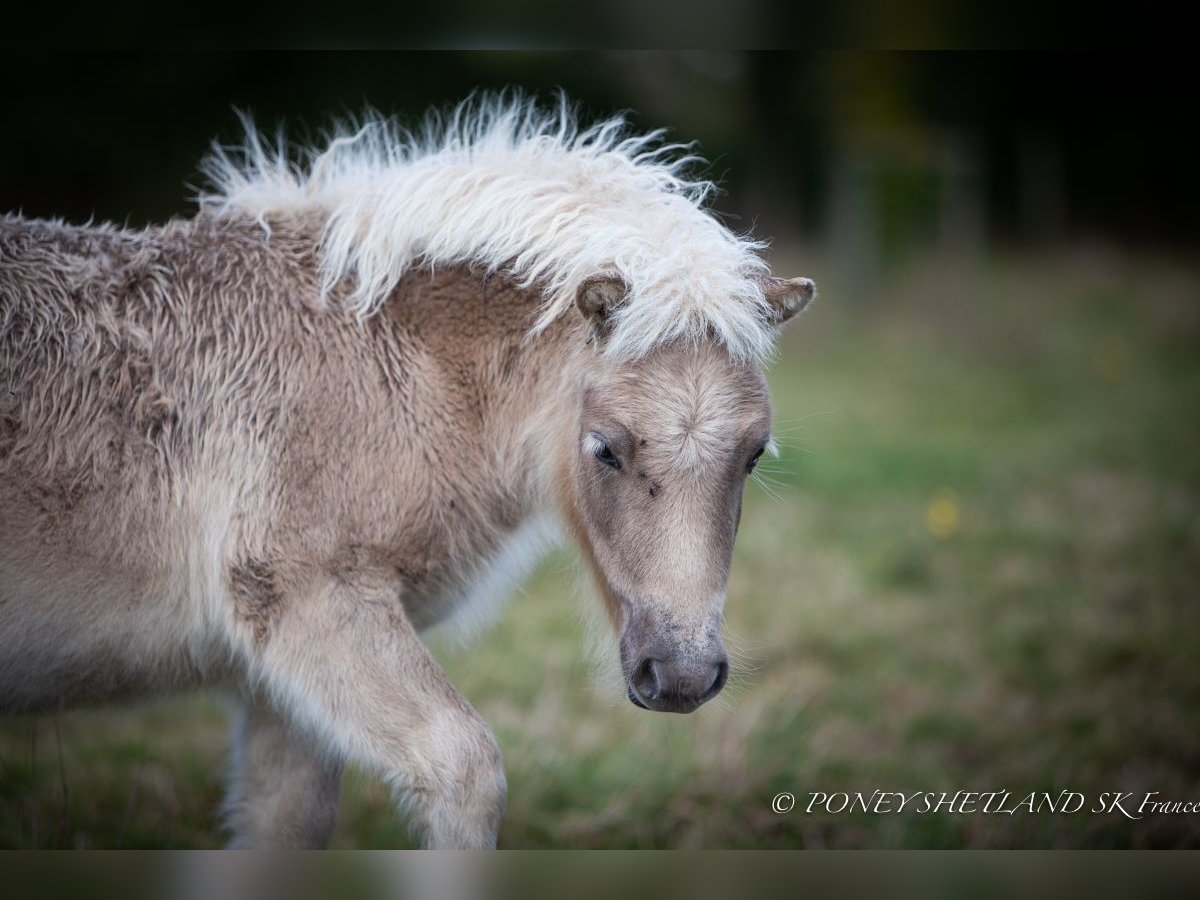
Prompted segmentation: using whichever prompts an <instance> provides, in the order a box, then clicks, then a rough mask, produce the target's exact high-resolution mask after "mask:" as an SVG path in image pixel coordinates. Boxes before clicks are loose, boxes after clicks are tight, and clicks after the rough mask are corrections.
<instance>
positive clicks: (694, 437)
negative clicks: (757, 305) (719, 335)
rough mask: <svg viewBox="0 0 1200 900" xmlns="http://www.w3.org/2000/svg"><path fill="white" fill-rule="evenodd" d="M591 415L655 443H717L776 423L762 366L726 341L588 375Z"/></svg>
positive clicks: (588, 411)
mask: <svg viewBox="0 0 1200 900" xmlns="http://www.w3.org/2000/svg"><path fill="white" fill-rule="evenodd" d="M584 417H585V419H588V418H593V419H601V420H606V421H609V422H612V423H613V424H615V425H618V426H619V427H621V428H623V429H627V430H628V431H629V432H631V433H632V434H634V435H636V436H637V437H639V438H645V439H647V440H648V441H655V442H656V443H659V444H660V445H661V444H665V445H667V446H668V447H669V446H671V445H672V444H679V445H680V446H683V445H685V444H687V443H688V442H689V441H690V442H699V443H701V444H703V445H705V446H708V447H716V446H718V445H721V444H725V443H728V442H731V441H732V442H736V441H739V440H741V439H742V438H743V437H744V435H745V434H746V433H748V432H758V431H761V432H763V435H762V436H764V437H765V436H766V432H767V431H768V430H769V428H770V421H771V405H770V398H769V395H768V391H767V384H766V380H765V378H764V377H763V374H762V370H761V369H760V368H759V367H758V366H757V365H755V364H753V363H747V362H744V361H741V360H738V359H736V358H734V357H732V356H731V355H730V354H729V353H728V351H726V350H725V349H724V348H723V347H720V346H711V347H703V346H701V347H679V348H667V349H665V350H662V351H659V352H656V353H653V354H650V355H649V356H647V357H645V358H642V359H638V360H635V361H626V362H617V363H612V364H610V365H608V366H602V367H599V368H598V369H597V370H596V371H592V372H590V373H589V374H588V376H587V378H586V380H585V389H584Z"/></svg>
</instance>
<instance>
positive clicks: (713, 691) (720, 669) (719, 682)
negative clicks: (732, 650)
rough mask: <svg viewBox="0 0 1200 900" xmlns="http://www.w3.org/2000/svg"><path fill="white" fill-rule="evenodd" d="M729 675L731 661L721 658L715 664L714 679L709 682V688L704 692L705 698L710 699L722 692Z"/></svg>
mask: <svg viewBox="0 0 1200 900" xmlns="http://www.w3.org/2000/svg"><path fill="white" fill-rule="evenodd" d="M728 677H729V662H728V661H727V660H724V659H723V660H721V661H720V662H719V663H717V664H716V665H715V666H713V676H712V681H710V682H709V684H708V689H707V690H706V691H705V692H704V696H703V700H709V699H711V698H713V697H715V696H716V695H717V694H718V693H720V691H721V688H723V687H725V679H726V678H728Z"/></svg>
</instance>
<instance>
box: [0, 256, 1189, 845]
mask: <svg viewBox="0 0 1200 900" xmlns="http://www.w3.org/2000/svg"><path fill="white" fill-rule="evenodd" d="M779 268H780V269H790V268H791V267H786V266H782V265H781V266H779ZM805 271H806V274H814V275H816V276H818V279H819V282H820V283H821V284H822V287H823V299H822V301H820V302H819V303H818V305H817V306H816V307H815V308H814V310H813V311H812V312H810V313H807V314H806V315H805V316H804V317H802V319H801V320H800V322H799V323H798V324H796V325H795V326H793V327H792V329H791V330H790V331H789V333H788V335H787V338H786V340H785V341H784V344H783V347H782V352H781V354H780V359H779V362H778V363H777V364H776V365H775V366H774V367H773V368H772V370H771V373H770V377H771V382H772V385H773V389H774V395H775V401H776V408H777V420H778V426H777V434H778V437H779V439H780V442H781V444H782V447H783V453H782V456H781V458H780V459H779V460H778V461H776V462H774V463H772V464H771V465H770V466H767V467H766V468H767V469H768V471H767V472H766V473H765V474H766V475H767V476H768V477H769V478H770V479H771V483H770V484H768V485H766V486H765V487H764V486H759V485H754V486H751V487H750V488H749V490H748V493H747V504H746V509H745V513H744V516H743V522H742V531H741V535H740V537H739V540H738V544H737V550H736V555H735V561H734V571H733V576H732V580H731V583H730V590H729V597H730V601H729V606H728V619H729V626H730V631H731V634H732V638H731V641H732V643H733V645H734V646H735V647H736V648H737V649H738V650H739V653H740V655H741V657H742V665H741V666H740V668H741V673H740V675H738V676H736V678H735V682H734V683H732V684H731V686H730V688H729V689H727V691H726V693H725V695H723V697H722V700H721V702H718V703H714V704H710V705H709V706H707V707H705V708H703V709H702V710H700V711H699V712H698V713H696V714H694V715H692V716H687V717H679V716H666V715H652V714H648V713H646V712H643V711H641V710H637V709H635V708H634V707H633V706H631V705H630V704H629V703H628V702H627V701H625V700H624V698H623V697H621V696H607V695H601V694H600V693H599V691H598V690H597V688H596V685H595V682H594V679H593V678H592V676H591V665H590V663H589V661H588V656H587V654H586V653H585V652H584V637H583V635H584V631H585V628H584V627H583V625H582V619H583V616H582V615H581V613H580V604H581V602H590V601H588V600H587V598H586V597H584V598H583V600H582V601H581V600H580V598H579V594H580V592H579V590H578V589H577V587H576V584H577V581H578V579H577V578H576V576H575V567H574V563H573V562H572V561H571V559H570V557H569V556H567V555H566V554H562V555H559V556H556V557H554V558H553V559H552V560H551V561H550V562H549V563H548V564H547V565H545V566H544V567H543V568H542V569H541V570H540V572H539V573H538V575H537V577H536V578H535V579H534V581H533V582H532V583H531V584H530V585H529V586H528V588H527V589H526V590H525V591H524V592H522V593H521V594H520V595H519V596H517V597H516V598H515V599H514V600H513V602H512V604H511V605H510V607H509V609H508V611H507V614H506V617H505V619H504V620H503V622H502V623H501V624H500V625H499V626H498V627H497V628H495V629H494V630H493V631H492V632H490V633H489V634H487V635H485V636H484V637H483V638H482V639H481V640H479V641H478V642H476V643H474V644H473V645H471V646H470V647H468V648H467V649H466V650H459V651H454V650H451V649H449V648H443V647H439V650H438V652H439V655H440V656H442V657H443V658H444V659H445V661H446V666H447V668H448V669H449V671H450V673H451V675H452V678H453V679H454V681H455V682H456V683H457V684H458V685H459V686H460V688H461V689H462V691H463V692H464V693H465V694H466V696H467V697H468V698H469V699H470V700H471V702H472V703H473V704H474V705H475V706H476V708H477V709H479V711H480V712H481V713H482V714H483V716H484V717H485V718H486V719H487V720H488V721H489V722H490V723H491V724H492V726H493V728H494V729H495V730H496V733H497V735H498V737H499V740H500V743H501V746H502V748H503V750H504V755H505V760H506V765H507V770H508V774H509V787H510V799H509V810H508V816H507V819H506V823H505V826H504V831H503V834H502V838H501V843H502V845H503V846H507V847H535V846H560V847H561V846H572V847H647V848H648V847H683V848H695V847H702V848H716V847H737V848H751V847H770V848H794V847H819V846H831V847H866V846H871V847H879V846H884V847H960V846H970V847H1011V846H1029V847H1059V846H1064V847H1085V846H1086V847H1109V846H1180V845H1190V846H1195V845H1198V844H1200V815H1149V816H1147V817H1145V818H1142V819H1139V820H1136V821H1134V820H1130V819H1127V818H1124V817H1123V816H1121V815H1120V814H1111V815H1092V814H1089V813H1087V812H1080V813H1075V814H1072V815H1063V814H1057V815H1056V814H1049V813H1043V814H1037V815H1029V814H1027V813H1020V812H1019V813H1016V814H1014V815H1003V814H992V815H981V814H977V815H954V814H946V813H942V814H911V813H907V812H906V813H903V814H898V815H865V814H862V813H855V814H849V813H846V814H841V815H817V814H813V815H806V814H804V812H803V811H802V809H800V808H797V809H796V810H794V811H793V812H792V813H790V814H788V815H777V814H775V813H773V812H772V810H771V808H770V802H771V798H772V796H773V795H774V794H776V793H777V792H779V791H785V790H786V791H792V792H794V793H795V794H796V795H797V797H799V798H800V802H799V804H798V807H803V806H804V804H805V802H806V795H807V793H808V792H811V791H824V792H832V791H851V792H853V791H864V792H867V793H868V794H869V793H870V792H871V791H873V790H876V789H882V790H888V791H905V792H908V791H914V790H921V791H942V790H946V791H951V792H953V791H955V790H959V789H962V790H974V791H991V790H1000V789H1008V790H1010V791H1012V792H1013V794H1014V795H1023V794H1025V793H1028V792H1029V791H1049V792H1052V793H1055V794H1057V792H1058V791H1060V790H1063V789H1068V790H1074V791H1079V792H1081V793H1083V794H1084V795H1085V796H1086V797H1087V798H1088V800H1089V805H1090V802H1094V800H1095V798H1096V797H1097V796H1098V795H1099V794H1100V793H1101V792H1105V791H1110V792H1112V791H1132V792H1135V795H1136V796H1137V797H1140V796H1141V794H1142V793H1144V792H1146V791H1159V792H1160V794H1159V796H1158V798H1157V799H1160V800H1184V801H1195V800H1200V665H1198V664H1197V653H1198V651H1200V594H1198V588H1200V518H1198V510H1200V504H1198V502H1197V501H1198V499H1200V498H1198V493H1200V415H1198V414H1200V403H1198V399H1200V353H1198V350H1200V273H1198V272H1197V271H1196V270H1194V269H1192V270H1188V269H1185V268H1183V267H1181V265H1180V264H1178V263H1171V262H1169V261H1161V260H1153V259H1147V258H1133V257H1123V256H1121V255H1119V254H1116V253H1113V252H1111V251H1110V252H1101V251H1099V250H1096V249H1091V250H1089V249H1087V248H1078V249H1074V250H1071V251H1069V252H1067V251H1064V252H1062V253H1060V254H1057V255H1055V256H1054V257H1046V258H1039V259H1033V258H1028V257H1010V258H993V259H991V260H990V261H988V262H987V263H985V264H981V265H980V266H979V267H977V268H975V269H973V270H972V269H967V268H964V267H958V266H946V265H939V264H935V263H923V264H912V265H910V266H908V267H906V268H903V269H900V270H897V271H895V272H893V273H892V274H891V275H889V277H888V279H887V281H886V283H884V284H882V285H880V286H879V287H878V288H877V289H875V290H872V291H870V292H869V295H865V296H860V297H850V296H844V295H842V294H841V293H840V292H839V287H838V284H837V283H836V280H835V279H833V278H832V277H823V276H824V273H822V272H821V271H820V269H819V268H818V270H817V271H810V270H809V269H805ZM224 741H225V718H224V713H223V712H222V709H221V707H220V706H218V705H217V704H216V703H215V702H214V701H212V700H209V699H206V698H203V697H198V698H189V699H183V700H179V701H170V702H159V703H155V704H153V705H149V706H143V707H136V708H129V709H104V710H90V711H86V712H76V713H69V714H65V715H62V716H61V717H59V718H58V719H55V718H53V717H42V718H39V719H37V720H36V721H35V720H33V719H30V718H25V719H17V720H9V721H6V722H3V723H0V760H2V762H0V846H5V847H32V846H38V847H63V846H67V847H71V846H88V847H114V846H123V847H205V846H214V845H217V844H219V843H220V841H221V835H220V833H219V829H218V820H217V809H218V804H219V801H220V792H221V785H220V782H221V775H222V769H223V765H224V746H225V745H224ZM343 806H344V811H343V817H342V820H341V824H340V826H339V829H338V833H337V837H336V840H335V844H336V845H337V846H341V847H353V846H371V847H385V846H405V845H406V844H407V840H408V839H407V836H406V833H405V829H404V825H403V822H402V821H400V820H398V819H397V818H396V817H395V815H394V814H393V813H392V811H391V809H390V807H389V804H388V799H387V794H386V791H385V790H384V788H383V787H382V786H381V785H380V784H379V782H378V781H376V780H375V779H373V778H372V777H371V776H370V775H368V774H365V773H352V775H351V777H350V778H349V780H348V782H347V786H346V789H345V792H344V800H343ZM1086 809H1087V807H1085V810H1086Z"/></svg>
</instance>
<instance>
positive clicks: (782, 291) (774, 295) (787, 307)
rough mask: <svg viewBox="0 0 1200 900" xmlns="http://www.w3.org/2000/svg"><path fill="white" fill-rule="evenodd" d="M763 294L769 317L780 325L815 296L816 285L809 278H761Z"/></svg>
mask: <svg viewBox="0 0 1200 900" xmlns="http://www.w3.org/2000/svg"><path fill="white" fill-rule="evenodd" d="M759 283H760V284H761V285H762V292H763V296H764V297H766V298H767V304H768V305H769V306H770V307H771V319H772V322H773V323H774V324H776V325H782V324H783V323H784V322H786V321H787V320H788V319H790V318H791V317H792V316H794V315H796V313H798V312H800V310H802V309H804V307H806V306H808V304H809V303H811V302H812V299H813V297H815V296H817V286H816V285H815V284H813V282H812V279H811V278H771V277H769V276H768V277H766V278H763V279H762V280H761V281H760V282H759Z"/></svg>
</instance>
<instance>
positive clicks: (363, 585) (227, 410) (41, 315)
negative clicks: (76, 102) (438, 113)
mask: <svg viewBox="0 0 1200 900" xmlns="http://www.w3.org/2000/svg"><path fill="white" fill-rule="evenodd" d="M654 141H655V137H654V136H649V137H634V138H631V137H628V136H626V134H625V132H623V131H622V130H621V126H620V123H618V122H609V123H603V124H602V125H600V126H597V127H596V128H593V129H591V130H589V131H584V132H579V131H577V130H575V128H574V125H573V123H572V121H571V119H570V116H569V114H568V113H567V112H566V111H562V110H560V112H559V113H558V114H557V115H554V116H550V117H545V116H542V117H539V116H538V115H537V114H536V113H535V112H534V111H533V110H532V108H531V107H529V106H524V105H520V104H516V105H512V104H509V105H505V104H499V103H492V104H488V103H484V104H482V105H475V106H470V107H464V108H460V110H459V111H457V112H456V113H455V114H454V115H453V116H452V117H451V119H450V120H449V121H448V122H442V123H441V124H440V125H437V126H436V127H431V130H429V131H428V132H427V133H426V134H425V135H424V136H423V137H418V138H414V137H412V136H408V135H401V134H399V133H397V132H395V131H394V130H391V129H390V128H389V126H387V125H385V124H383V123H380V122H373V123H370V124H368V126H366V128H365V129H364V130H362V131H360V132H359V133H358V134H357V135H348V136H345V137H343V138H337V139H335V140H333V141H332V143H331V146H330V149H328V150H327V151H326V152H325V153H324V154H323V155H320V156H315V157H314V158H313V159H310V160H309V161H308V162H307V163H306V164H305V165H304V166H302V167H300V168H297V167H296V166H295V165H294V164H293V163H292V162H289V161H288V160H287V158H286V155H285V154H283V153H282V152H281V153H280V154H279V155H277V156H272V155H271V154H269V153H268V152H267V151H266V150H265V149H264V148H263V145H262V143H261V142H260V141H259V140H258V138H257V137H254V136H252V137H251V138H250V139H249V140H248V143H247V145H246V147H245V148H243V152H242V153H241V155H240V156H239V157H238V158H237V159H234V157H231V155H230V154H229V153H228V152H225V151H218V152H217V154H216V155H215V156H214V157H212V158H211V160H210V162H209V164H208V171H209V174H210V175H211V176H212V178H213V180H214V187H213V189H212V191H211V192H210V193H209V194H206V195H205V196H204V197H203V198H202V207H201V211H200V212H199V214H198V215H196V216H195V217H194V218H192V219H189V220H186V221H173V222H171V223H169V224H167V225H165V226H163V227H157V228H150V229H147V230H145V231H138V232H133V231H123V230H118V229H115V228H111V227H107V226H100V227H95V226H84V227H78V226H71V225H65V224H61V223H57V222H42V221H28V220H24V219H21V218H17V217H9V218H4V219H0V707H2V708H4V709H7V710H10V711H31V710H41V709H50V708H59V707H60V706H62V705H64V704H76V703H86V702H93V701H103V700H108V699H111V698H116V697H124V696H135V695H141V694H145V693H148V692H157V691H166V690H175V689H181V688H186V687H191V686H196V685H214V686H219V687H223V688H226V689H228V690H229V691H230V692H232V693H234V694H235V695H236V696H238V697H240V698H241V700H242V702H243V706H244V709H245V713H244V715H243V717H242V720H241V723H240V725H239V729H238V740H237V741H236V744H235V760H234V764H235V778H234V781H233V785H232V788H231V792H230V797H229V814H230V820H231V825H232V827H233V830H234V835H235V838H234V839H235V842H236V843H239V844H248V845H277V846H313V845H317V846H319V845H321V844H323V843H324V842H325V841H326V840H327V838H328V836H329V833H330V831H331V829H332V827H333V824H334V821H335V817H336V804H337V790H338V784H339V779H340V772H341V767H342V765H343V762H344V761H345V760H347V759H355V760H358V761H361V762H364V763H366V764H369V765H372V766H374V767H375V768H377V769H379V770H381V771H382V772H383V773H384V775H385V776H386V777H387V778H388V779H389V780H390V782H391V783H392V784H393V785H394V787H395V788H396V790H397V792H398V794H399V795H400V796H401V797H402V798H404V799H405V800H407V802H408V803H409V804H410V806H411V808H412V810H413V813H414V819H415V821H416V823H417V824H418V825H419V826H420V827H421V828H422V830H423V833H424V835H425V837H426V841H427V842H428V843H429V844H430V845H433V846H492V845H494V843H495V840H496V835H497V833H498V829H499V822H500V817H501V813H502V810H503V804H504V794H505V786H504V775H503V769H502V767H501V765H500V760H499V752H498V749H497V746H496V742H495V740H494V738H493V736H492V734H491V732H490V730H489V729H488V728H487V726H486V725H485V724H484V723H483V722H482V720H481V719H480V718H479V717H478V715H477V714H476V713H475V712H474V710H472V709H471V707H470V706H469V704H468V703H467V702H466V701H465V700H464V699H463V698H462V697H461V696H460V695H459V694H458V692H457V691H455V689H454V688H453V686H452V685H451V684H450V683H449V681H448V679H447V678H446V676H445V675H444V673H443V672H442V671H441V669H440V668H439V667H438V665H437V664H436V662H435V661H434V660H433V658H432V656H431V655H430V654H429V653H428V651H427V650H426V649H425V647H424V645H423V644H422V643H421V641H420V639H419V637H418V634H419V632H420V631H422V630H423V629H425V628H427V627H429V626H431V625H433V624H436V623H439V622H442V621H444V620H446V619H447V618H448V617H450V615H451V613H457V612H461V611H462V610H464V609H466V610H469V609H471V608H472V607H474V606H476V605H477V604H478V603H481V602H484V603H488V602H491V601H493V600H494V599H495V598H496V597H498V596H500V595H502V594H503V592H504V590H505V588H506V586H507V585H508V584H509V583H510V582H512V581H514V580H515V579H517V578H519V577H520V575H521V574H522V573H523V571H524V570H525V569H527V568H528V566H529V564H531V563H532V562H533V560H534V559H536V552H537V550H538V548H539V547H540V546H541V545H542V544H543V543H544V542H545V541H544V538H545V537H546V536H547V535H548V534H550V533H552V532H555V531H557V530H560V529H562V528H564V527H565V529H566V530H568V531H570V532H572V533H574V534H575V536H576V538H577V539H578V542H579V545H580V546H581V548H582V550H583V552H584V554H585V556H586V557H587V558H588V559H589V560H591V562H592V563H593V565H594V567H595V569H596V572H597V583H598V585H599V587H600V590H601V593H602V595H603V596H604V597H605V598H606V600H607V603H608V609H609V613H610V616H611V618H612V621H613V623H614V626H615V627H616V629H617V630H618V632H619V634H620V638H621V649H622V660H623V663H624V664H625V672H626V675H627V677H628V678H629V684H630V687H629V692H630V699H632V700H633V701H634V702H635V703H637V704H638V705H641V706H648V707H649V708H654V709H675V710H677V711H686V710H687V709H689V708H694V707H695V706H696V705H699V703H702V702H704V700H705V699H707V698H708V696H711V694H712V693H715V692H716V690H719V689H720V685H721V684H723V683H724V677H725V671H726V665H725V663H724V656H723V651H722V650H721V649H720V606H721V604H722V603H723V600H724V583H725V577H726V575H727V571H728V559H729V552H730V549H731V546H732V540H733V533H734V531H735V530H736V527H737V517H738V516H739V515H740V495H741V484H742V479H743V478H744V475H745V471H746V470H747V468H748V466H752V465H753V459H754V458H756V454H757V453H759V452H761V450H762V447H763V446H764V445H765V444H766V443H767V441H768V438H769V415H770V412H769V406H768V401H767V395H766V389H765V384H764V382H763V380H762V375H761V371H760V363H761V360H762V358H763V355H764V354H765V353H766V352H768V351H769V348H770V342H771V340H772V333H773V331H774V327H775V325H776V324H778V322H780V321H782V320H783V319H786V318H787V317H789V316H790V315H791V314H792V313H794V312H795V311H796V310H797V309H798V308H800V307H801V306H803V304H804V303H806V302H807V300H808V299H809V298H810V297H811V296H812V288H811V283H810V282H807V281H803V280H794V281H792V282H781V281H777V280H771V279H767V278H766V277H765V274H764V267H763V265H762V263H761V261H760V260H759V258H758V256H757V255H756V251H757V248H758V245H756V244H754V243H753V242H749V241H747V240H745V239H742V238H739V237H737V236H736V235H733V234H731V233H730V232H728V231H727V230H725V229H724V227H723V226H721V225H720V223H718V222H717V220H715V219H713V218H712V217H711V216H710V215H709V214H708V213H707V212H705V211H704V209H703V206H702V203H703V199H704V195H705V193H706V190H707V188H706V186H705V185H704V184H703V183H696V182H690V181H687V180H686V179H684V178H683V177H682V175H681V174H680V172H681V171H682V168H683V167H684V166H685V165H686V160H681V158H680V156H679V154H678V153H677V152H675V151H674V150H673V149H672V148H669V147H668V148H666V150H664V149H662V148H661V147H659V146H657V145H656V144H655V143H654ZM235 155H236V154H235ZM664 388H666V389H665V390H664ZM747 460H749V463H747ZM559 523H561V524H559ZM616 523H620V527H617V524H616ZM631 536H634V537H635V538H636V539H634V537H631ZM672 561H674V562H672Z"/></svg>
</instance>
